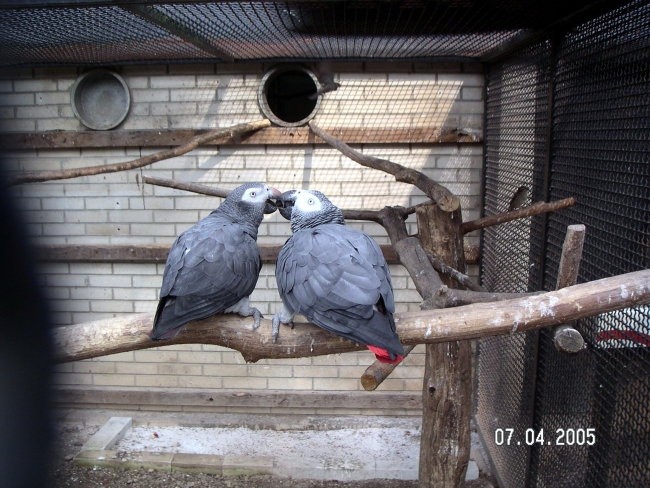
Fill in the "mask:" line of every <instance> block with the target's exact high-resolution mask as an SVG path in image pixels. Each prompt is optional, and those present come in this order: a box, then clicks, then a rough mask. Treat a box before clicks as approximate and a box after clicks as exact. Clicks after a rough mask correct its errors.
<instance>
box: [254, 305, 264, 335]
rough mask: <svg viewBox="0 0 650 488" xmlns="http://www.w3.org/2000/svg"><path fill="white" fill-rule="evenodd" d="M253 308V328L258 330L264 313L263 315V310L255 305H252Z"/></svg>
mask: <svg viewBox="0 0 650 488" xmlns="http://www.w3.org/2000/svg"><path fill="white" fill-rule="evenodd" d="M251 310H252V311H253V330H257V329H258V328H259V326H260V321H261V320H262V317H264V315H262V312H260V311H259V310H258V309H256V308H255V307H251Z"/></svg>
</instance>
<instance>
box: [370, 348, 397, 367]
mask: <svg viewBox="0 0 650 488" xmlns="http://www.w3.org/2000/svg"><path fill="white" fill-rule="evenodd" d="M366 347H367V348H368V349H369V350H370V351H371V352H372V353H374V355H375V357H376V358H377V360H378V361H379V362H380V363H388V364H399V363H400V362H401V361H402V360H403V359H404V356H401V355H400V354H391V353H390V352H388V351H387V350H386V349H383V348H381V347H378V346H366Z"/></svg>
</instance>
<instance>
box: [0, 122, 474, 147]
mask: <svg viewBox="0 0 650 488" xmlns="http://www.w3.org/2000/svg"><path fill="white" fill-rule="evenodd" d="M327 130H328V131H331V132H332V133H335V134H337V136H338V137H339V138H340V139H341V140H343V141H345V142H347V143H348V144H370V143H371V144H480V143H481V138H480V137H478V136H476V135H471V134H466V133H463V132H462V131H459V130H457V129H453V128H437V127H423V128H413V129H390V128H389V129H356V128H340V129H337V128H328V129H327ZM210 131H211V129H161V130H112V131H91V130H80V131H65V130H64V131H47V132H6V133H3V134H0V145H1V146H2V147H3V148H5V149H12V150H15V149H19V150H22V149H71V148H74V149H86V148H111V147H145V148H146V147H168V146H180V145H181V144H183V143H185V142H186V141H187V140H188V139H191V138H192V137H195V136H199V135H203V134H206V133H208V132H210ZM229 144H244V145H255V144H257V145H259V144H266V145H275V144H277V145H291V144H324V141H323V140H322V139H320V138H319V137H317V136H315V135H314V134H313V133H312V132H311V131H310V130H309V129H308V128H306V127H267V128H266V129H262V130H259V131H257V132H256V133H254V134H248V135H243V136H241V137H237V138H234V137H230V136H228V135H225V136H223V137H221V138H218V139H215V140H213V141H210V142H206V143H205V144H203V145H204V146H215V145H229Z"/></svg>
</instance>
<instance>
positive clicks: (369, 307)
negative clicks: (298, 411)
mask: <svg viewBox="0 0 650 488" xmlns="http://www.w3.org/2000/svg"><path fill="white" fill-rule="evenodd" d="M280 206H281V208H279V210H280V213H281V214H282V215H283V216H284V217H285V218H287V217H290V220H291V230H292V232H293V235H292V236H291V237H290V238H289V239H288V240H287V242H286V243H285V244H284V246H283V247H282V249H281V250H280V253H279V255H278V260H277V263H276V268H275V278H276V280H277V284H278V291H279V293H280V296H281V298H282V303H283V307H282V310H281V311H280V312H279V313H277V314H276V315H275V316H274V317H273V337H274V339H275V338H277V336H278V334H279V330H280V324H281V323H285V324H291V323H292V320H293V317H294V315H295V314H301V315H304V316H305V317H307V319H308V320H309V321H310V322H312V323H313V324H315V325H318V326H319V327H322V328H324V329H326V330H329V331H330V332H333V333H334V334H337V335H339V336H342V337H346V338H348V339H351V340H352V341H354V342H357V343H360V344H363V345H365V346H367V347H368V349H370V350H371V351H372V352H373V353H374V354H375V356H376V357H377V359H379V360H380V361H382V362H389V363H397V362H399V361H401V360H402V359H403V357H404V348H403V347H402V344H401V343H400V342H399V338H398V336H397V333H396V331H395V321H394V320H393V313H394V311H395V301H394V298H393V289H392V285H391V280H390V272H389V270H388V265H387V264H386V260H385V259H384V256H383V254H382V252H381V249H380V248H379V246H378V245H377V243H376V242H375V241H374V240H373V239H371V238H370V237H369V236H367V235H366V234H364V233H362V232H359V231H357V230H354V229H351V228H349V227H347V226H346V225H345V221H344V219H343V213H342V212H341V210H340V209H339V208H337V207H336V206H335V205H333V204H332V202H330V201H329V199H328V198H327V197H326V196H325V195H323V194H322V193H321V192H319V191H315V190H292V191H290V192H285V193H284V194H283V197H282V199H281V205H280Z"/></svg>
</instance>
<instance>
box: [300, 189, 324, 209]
mask: <svg viewBox="0 0 650 488" xmlns="http://www.w3.org/2000/svg"><path fill="white" fill-rule="evenodd" d="M294 208H296V209H298V211H299V212H301V213H312V212H320V211H321V210H322V209H323V202H321V201H320V199H319V198H318V197H317V196H316V195H314V194H313V193H311V192H309V191H306V190H298V191H297V192H296V203H294Z"/></svg>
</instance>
